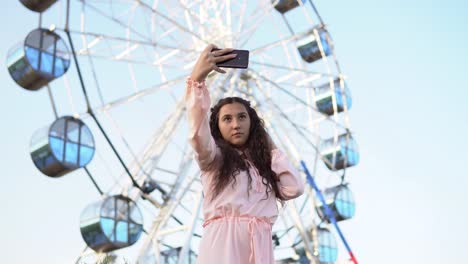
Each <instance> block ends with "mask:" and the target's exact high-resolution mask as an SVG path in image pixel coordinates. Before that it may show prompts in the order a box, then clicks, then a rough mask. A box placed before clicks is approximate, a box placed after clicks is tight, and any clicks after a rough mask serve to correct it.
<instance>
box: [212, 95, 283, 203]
mask: <svg viewBox="0 0 468 264" xmlns="http://www.w3.org/2000/svg"><path fill="white" fill-rule="evenodd" d="M232 103H240V104H242V105H244V107H245V109H247V113H248V115H249V117H250V134H249V138H248V139H247V142H246V143H245V146H243V152H242V153H239V151H238V149H236V147H235V146H233V145H231V144H230V143H229V142H227V141H226V140H224V138H223V136H222V135H221V131H220V130H219V126H218V122H219V111H220V109H221V107H223V106H224V105H226V104H232ZM210 129H211V135H212V136H213V138H214V140H215V142H216V144H217V146H218V147H219V148H220V150H221V154H222V155H221V162H220V163H218V164H220V166H219V167H218V168H217V171H218V173H217V175H216V177H215V179H214V182H213V186H212V189H211V191H212V193H211V199H212V200H213V199H214V198H215V197H216V196H218V195H219V194H220V193H221V192H222V191H223V190H224V188H226V187H227V186H228V185H229V184H230V183H232V184H233V185H234V184H235V182H236V175H238V174H239V172H240V171H243V170H245V171H247V173H248V176H249V188H252V177H251V176H250V173H249V170H248V168H249V167H248V163H247V161H246V159H247V158H248V159H249V160H250V162H252V163H253V164H254V166H255V167H256V168H257V170H258V172H259V174H260V177H261V178H262V183H263V184H264V185H265V186H266V195H267V197H268V195H269V193H271V192H272V191H273V192H274V193H275V196H276V198H277V199H279V200H280V201H282V200H283V197H282V196H281V194H280V192H279V187H278V182H277V175H276V173H275V172H274V171H273V170H272V169H271V146H270V143H269V136H268V134H267V132H266V130H265V125H264V121H263V120H262V119H261V118H260V117H259V116H258V114H257V112H256V111H255V109H253V108H252V107H251V106H250V102H249V101H247V100H245V99H242V98H240V97H226V98H223V99H221V100H219V102H218V103H217V104H216V105H215V106H214V107H212V108H211V116H210ZM246 153H247V155H246Z"/></svg>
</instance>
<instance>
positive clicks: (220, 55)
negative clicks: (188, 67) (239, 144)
mask: <svg viewBox="0 0 468 264" xmlns="http://www.w3.org/2000/svg"><path fill="white" fill-rule="evenodd" d="M215 48H216V46H214V45H212V44H210V45H208V46H207V47H206V48H205V50H203V52H202V53H201V54H200V57H199V58H198V60H197V63H196V64H195V66H194V68H193V71H192V73H191V75H190V77H189V78H188V79H187V87H186V91H185V103H186V106H187V114H188V122H189V141H190V144H191V145H192V147H193V149H194V151H195V159H196V160H197V162H198V164H199V166H200V169H205V168H206V167H207V166H209V165H210V164H211V162H213V160H214V158H215V156H216V144H215V142H214V139H213V137H212V136H211V131H210V125H209V120H208V110H209V109H210V105H211V99H210V93H209V92H208V89H207V87H206V85H205V78H206V77H207V76H208V74H209V73H210V72H211V71H212V70H214V71H217V72H220V73H225V71H224V70H222V69H220V68H218V67H217V66H216V63H217V62H220V61H224V60H227V59H231V58H234V57H235V56H233V55H224V54H225V53H227V52H230V51H232V49H222V50H217V51H212V50H213V49H215Z"/></svg>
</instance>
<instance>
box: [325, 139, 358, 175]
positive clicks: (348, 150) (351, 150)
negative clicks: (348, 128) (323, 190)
mask: <svg viewBox="0 0 468 264" xmlns="http://www.w3.org/2000/svg"><path fill="white" fill-rule="evenodd" d="M320 149H321V151H320V154H321V156H322V158H323V159H324V162H325V165H326V166H327V167H328V169H330V170H333V171H337V170H341V169H344V168H348V167H351V166H354V165H356V164H358V162H359V151H358V147H357V143H356V141H355V140H354V139H353V138H352V136H351V134H350V133H345V134H342V135H340V136H338V138H337V139H335V138H334V137H332V138H329V139H327V140H324V141H323V142H322V144H321V147H320Z"/></svg>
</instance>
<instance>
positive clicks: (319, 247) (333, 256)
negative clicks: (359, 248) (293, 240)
mask: <svg viewBox="0 0 468 264" xmlns="http://www.w3.org/2000/svg"><path fill="white" fill-rule="evenodd" d="M307 236H308V237H309V241H310V242H311V244H312V247H313V249H314V250H313V251H314V252H315V253H314V256H315V257H316V262H318V263H320V264H334V263H335V262H336V260H337V258H338V245H337V243H336V239H335V236H334V235H333V233H332V232H330V230H328V229H327V228H325V227H314V228H311V229H310V231H309V232H308V233H307ZM298 239H301V238H298ZM277 263H280V264H293V263H310V260H309V258H308V257H307V255H306V251H305V248H304V247H299V248H297V249H296V256H295V257H294V258H287V259H282V260H280V261H277Z"/></svg>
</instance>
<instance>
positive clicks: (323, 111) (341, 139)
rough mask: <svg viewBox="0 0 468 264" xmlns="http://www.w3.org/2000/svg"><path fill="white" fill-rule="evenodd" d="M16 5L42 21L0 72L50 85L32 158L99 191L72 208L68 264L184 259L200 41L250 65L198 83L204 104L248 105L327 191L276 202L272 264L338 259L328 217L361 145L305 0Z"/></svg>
mask: <svg viewBox="0 0 468 264" xmlns="http://www.w3.org/2000/svg"><path fill="white" fill-rule="evenodd" d="M20 1H21V2H22V3H23V5H24V6H25V7H27V8H29V9H31V10H33V11H35V12H37V13H39V26H38V27H37V28H35V29H33V30H32V31H31V32H30V33H29V34H28V35H27V36H26V37H25V40H24V42H22V43H20V44H18V45H16V46H14V47H13V48H12V49H11V50H10V52H9V53H8V58H7V66H8V70H9V72H10V75H11V76H12V78H13V79H14V80H15V81H16V83H17V84H18V85H19V86H21V87H23V88H25V89H27V90H31V91H37V90H41V91H46V90H47V93H48V94H49V97H50V99H51V104H52V107H53V109H54V113H55V117H56V118H55V120H53V121H52V122H51V123H50V124H46V127H44V128H42V129H39V130H38V131H37V132H35V133H34V134H33V136H32V140H31V157H32V160H33V162H34V164H35V165H36V167H37V168H38V169H39V170H40V171H41V172H42V173H43V174H45V175H47V176H49V177H66V175H67V174H69V173H72V172H73V173H83V174H86V175H87V176H89V177H90V179H91V183H92V185H90V187H93V186H94V187H95V188H96V190H97V191H98V193H97V196H96V200H95V201H94V202H90V205H89V206H88V207H86V208H81V209H80V208H77V210H82V214H81V219H80V223H81V224H80V227H79V228H80V231H81V234H82V236H83V240H84V246H83V247H84V250H83V251H82V252H77V259H76V263H119V262H118V261H123V259H125V260H128V261H129V262H130V263H134V262H137V263H195V259H196V256H197V250H198V245H199V242H200V237H201V235H202V233H203V228H202V223H203V215H202V214H201V205H202V201H203V194H202V187H201V182H200V179H199V176H200V172H199V170H198V167H197V164H196V162H194V161H193V159H192V152H191V148H190V146H189V145H188V141H187V138H188V127H187V121H186V113H185V106H184V92H185V81H186V78H187V77H188V75H189V74H190V71H191V69H192V67H193V65H194V63H195V61H196V60H197V58H198V55H199V53H200V51H202V50H203V49H204V47H205V46H206V45H208V44H209V43H214V44H216V45H217V46H218V47H233V48H236V49H246V50H249V51H250V61H249V67H248V68H247V69H245V70H238V69H237V70H227V73H226V74H224V75H223V74H212V75H210V76H209V77H208V79H207V84H208V87H209V89H210V91H211V95H212V101H213V102H216V101H217V100H218V99H220V98H223V97H225V96H241V97H244V98H246V99H248V100H250V101H251V103H252V105H253V106H254V107H255V108H256V109H257V110H258V112H259V113H260V114H261V115H262V118H263V119H264V121H265V124H266V126H267V129H268V131H269V133H270V135H271V136H272V138H273V140H274V141H275V143H276V145H277V146H279V147H280V148H281V149H282V150H283V151H284V152H285V153H287V155H288V156H289V157H290V159H291V160H292V161H293V163H294V164H295V165H296V166H297V167H298V169H299V170H300V171H304V170H303V169H302V168H301V161H304V162H305V163H306V164H307V165H308V168H309V169H310V171H311V175H312V178H313V181H314V184H316V185H317V186H319V187H320V190H321V191H323V194H324V197H322V198H323V199H318V196H317V193H318V192H320V191H318V192H317V190H314V189H313V188H312V187H309V188H306V192H305V193H304V195H302V196H301V197H299V198H298V199H296V200H294V201H291V202H288V203H287V204H286V206H284V207H282V208H281V209H280V215H279V217H278V220H277V222H276V224H275V225H274V227H273V237H272V243H273V245H274V248H275V259H276V261H277V263H338V262H339V261H340V260H341V261H342V260H343V259H346V257H345V256H342V255H339V254H338V252H339V249H340V246H339V243H338V240H337V239H336V238H335V237H336V233H335V232H334V231H333V229H332V224H333V223H335V222H336V221H343V220H346V219H349V218H352V217H353V215H354V211H355V204H354V200H353V195H352V192H351V190H350V187H349V185H348V182H347V178H346V177H345V176H346V175H345V171H346V170H347V168H349V167H352V166H354V165H356V164H357V163H358V162H359V152H358V149H357V145H356V142H355V140H354V138H353V135H352V130H351V125H350V120H349V115H348V111H349V110H350V109H351V105H352V100H351V95H350V91H349V89H348V87H347V84H346V78H345V76H344V74H343V73H342V72H341V69H340V66H339V63H338V59H337V56H336V51H335V48H334V45H333V41H332V38H331V34H330V32H329V31H328V29H327V27H326V25H325V23H324V21H323V20H322V18H321V16H320V15H319V13H318V11H317V9H316V7H315V5H314V3H313V2H312V1H305V0H302V1H298V0H289V1H288V0H284V1H278V0H276V1H271V0H262V1H247V0H242V1H232V0H225V1H215V0H211V1H210V0H206V1H186V0H180V1H158V0H154V1H152V0H93V1H89V0H88V1H85V0H67V1H66V0H62V1H57V0H42V1H36V0H20ZM44 25H47V26H44ZM58 109H61V111H58ZM303 175H304V178H306V174H303ZM320 196H321V195H320ZM326 208H330V209H331V211H332V213H333V215H334V217H332V218H333V219H330V217H329V215H327V214H326V212H327V210H326ZM332 220H333V221H332ZM71 228H78V227H71ZM119 256H120V257H119ZM339 263H343V262H339Z"/></svg>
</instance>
